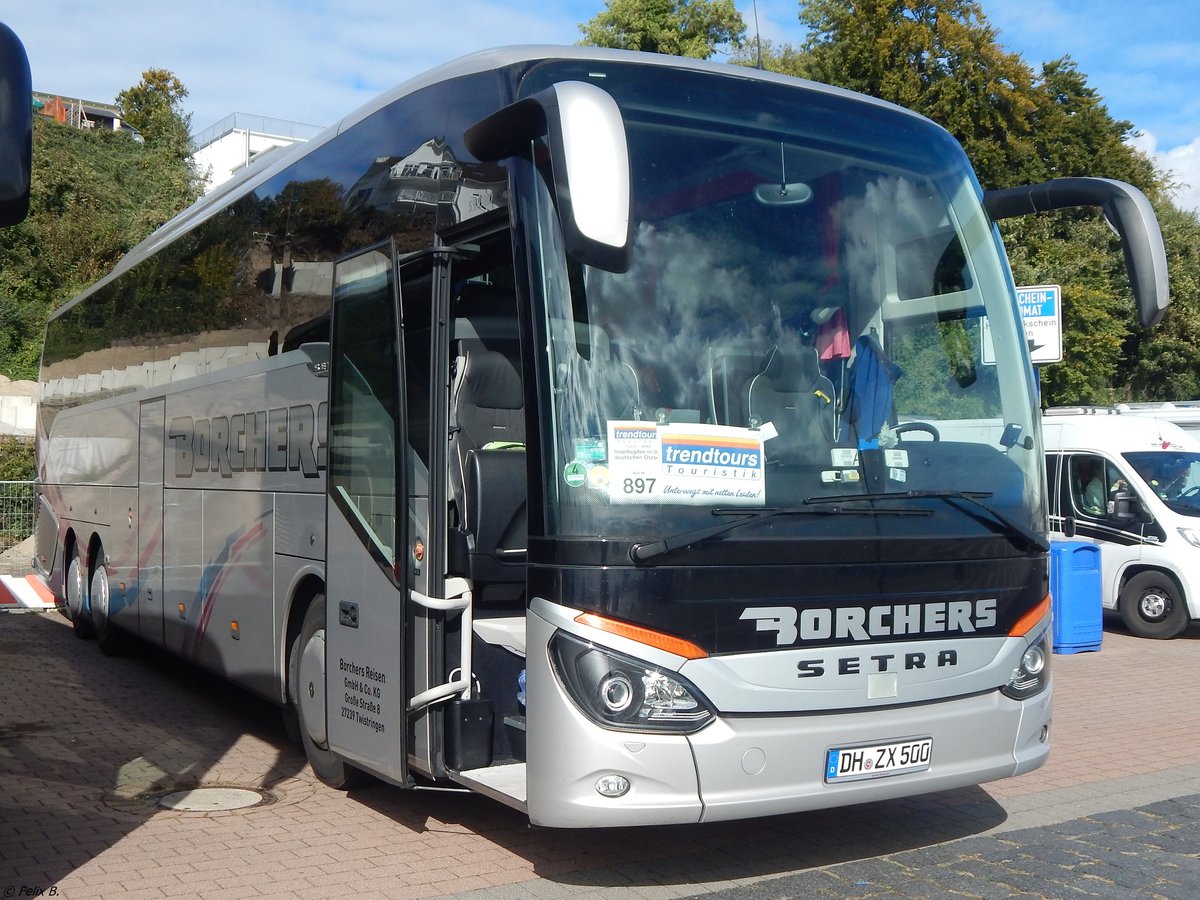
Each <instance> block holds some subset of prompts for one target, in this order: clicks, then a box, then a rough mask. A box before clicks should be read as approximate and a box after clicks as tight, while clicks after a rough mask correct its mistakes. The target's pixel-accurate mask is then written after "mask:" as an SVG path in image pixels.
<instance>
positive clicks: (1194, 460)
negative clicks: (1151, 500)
mask: <svg viewBox="0 0 1200 900" xmlns="http://www.w3.org/2000/svg"><path fill="white" fill-rule="evenodd" d="M1124 456H1125V459H1126V460H1127V461H1128V462H1129V465H1130V466H1132V467H1133V470H1134V471H1135V472H1136V473H1137V475H1138V477H1139V478H1141V479H1142V481H1143V483H1144V485H1145V487H1147V488H1149V489H1150V491H1151V492H1152V493H1153V494H1154V495H1155V496H1156V497H1158V498H1159V499H1160V500H1162V502H1163V503H1164V504H1166V506H1167V508H1168V509H1170V510H1172V511H1174V512H1177V513H1179V514H1180V515H1183V516H1200V453H1182V452H1175V451H1159V450H1153V451H1144V452H1138V453H1126V454H1124Z"/></svg>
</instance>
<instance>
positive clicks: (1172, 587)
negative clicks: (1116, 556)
mask: <svg viewBox="0 0 1200 900" xmlns="http://www.w3.org/2000/svg"><path fill="white" fill-rule="evenodd" d="M1118 606H1119V607H1120V610H1121V620H1122V621H1123V622H1124V623H1125V627H1126V628H1128V629H1129V630H1130V631H1132V632H1133V633H1134V634H1136V635H1137V636H1138V637H1144V638H1157V639H1160V640H1162V639H1165V638H1173V637H1175V636H1176V635H1177V634H1179V633H1180V632H1182V631H1183V629H1185V628H1186V627H1187V624H1188V611H1187V605H1186V604H1185V603H1184V602H1183V594H1182V593H1181V592H1180V590H1179V586H1178V585H1176V584H1175V579H1173V578H1171V577H1170V576H1169V575H1167V574H1166V573H1165V572H1142V573H1140V574H1138V575H1135V576H1133V577H1132V578H1130V579H1129V581H1127V582H1125V587H1123V588H1121V596H1120V599H1119V600H1118Z"/></svg>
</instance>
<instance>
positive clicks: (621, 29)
mask: <svg viewBox="0 0 1200 900" xmlns="http://www.w3.org/2000/svg"><path fill="white" fill-rule="evenodd" d="M579 30H580V32H581V33H582V34H583V40H582V41H580V43H581V44H584V45H586V46H591V47H610V48H613V49H617V50H642V51H645V52H648V53H666V54H669V55H671V56H690V57H693V58H695V59H708V58H709V57H710V56H712V55H713V54H714V53H715V52H716V51H717V50H718V49H719V48H723V47H734V48H736V47H740V46H741V45H742V39H743V38H744V37H745V34H746V23H745V22H743V21H742V16H741V14H740V13H739V12H738V11H737V8H736V7H735V6H734V5H733V0H606V3H605V8H604V10H603V11H602V12H599V13H597V14H596V15H595V16H594V17H593V18H592V19H591V20H589V21H588V22H587V23H585V24H583V25H580V26H579Z"/></svg>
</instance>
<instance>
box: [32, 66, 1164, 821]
mask: <svg viewBox="0 0 1200 900" xmlns="http://www.w3.org/2000/svg"><path fill="white" fill-rule="evenodd" d="M1082 204H1093V205H1099V206H1102V207H1103V208H1104V210H1105V212H1106V214H1107V215H1108V217H1109V219H1110V220H1111V221H1112V222H1113V223H1114V226H1115V227H1117V228H1118V229H1119V230H1120V231H1121V233H1122V236H1123V238H1124V247H1125V255H1126V261H1127V263H1128V265H1129V269H1130V274H1131V279H1132V282H1133V286H1134V290H1135V294H1136V296H1137V298H1138V302H1139V307H1140V311H1141V315H1142V321H1143V324H1145V325H1147V326H1148V325H1150V324H1153V322H1155V321H1157V319H1158V318H1159V317H1161V315H1162V314H1163V311H1164V310H1165V308H1166V303H1167V294H1166V275H1165V263H1164V258H1163V253H1162V244H1161V237H1160V236H1159V233H1158V226H1157V224H1156V222H1155V220H1154V216H1153V213H1152V212H1151V211H1150V208H1149V205H1148V204H1147V202H1146V200H1145V198H1144V197H1142V195H1141V194H1140V193H1138V192H1137V191H1136V190H1135V189H1133V188H1130V187H1129V186H1127V185H1123V184H1119V183H1116V182H1111V181H1101V180H1094V179H1067V180H1060V181H1053V182H1049V183H1047V184H1044V185H1038V186H1035V187H1032V188H1017V189H1012V190H1007V191H1002V192H991V193H987V194H985V193H984V192H983V191H982V190H981V189H980V187H979V185H978V183H977V181H976V180H975V177H974V175H973V174H972V172H971V169H970V166H969V164H968V162H967V160H966V158H965V156H964V154H963V151H962V149H961V148H960V147H959V146H958V144H957V143H956V142H955V141H954V140H953V139H952V138H951V137H950V135H948V134H947V133H946V132H945V131H944V130H942V129H941V128H939V127H938V126H936V125H934V124H933V123H931V122H929V121H928V120H926V119H923V118H922V117H920V116H917V115H915V114H913V113H911V112H908V111H905V110H903V109H899V108H897V107H894V106H891V105H889V104H886V103H882V102H878V101H876V100H872V99H870V98H867V97H862V96H858V95H854V94H851V93H848V92H846V91H842V90H836V89H832V88H829V87H825V86H822V85H817V84H812V83H807V82H803V81H798V80H795V79H791V78H787V77H783V76H778V75H773V74H769V73H764V72H760V71H755V70H752V69H749V68H739V67H730V66H722V65H715V64H709V63H704V62H696V61H691V60H684V59H677V58H670V57H665V56H647V55H639V54H628V53H619V52H609V51H598V50H587V49H581V48H510V49H504V50H498V51H491V52H486V53H480V54H476V55H473V56H470V57H466V58H464V59H462V60H459V61H457V62H454V63H451V64H449V65H446V66H444V67H442V68H440V69H437V70H435V71H433V72H430V73H428V74H426V75H424V76H421V77H419V78H416V79H414V80H412V81H410V82H408V83H406V84H404V85H401V86H400V87H399V88H397V89H396V90H394V91H392V92H391V93H389V94H386V95H385V96H383V97H381V98H380V99H379V100H377V101H376V102H374V103H372V104H370V105H368V106H367V107H365V108H363V109H361V110H359V111H358V112H357V113H355V114H353V115H351V116H349V117H347V118H346V119H345V120H343V121H342V122H340V123H338V124H337V125H336V126H335V127H333V128H331V129H330V130H329V131H327V132H326V133H325V134H323V135H322V136H321V137H319V138H317V139H316V140H314V141H312V142H310V143H308V144H304V145H301V146H298V147H295V148H292V149H290V150H288V151H284V152H282V153H280V154H279V155H277V156H275V157H272V158H269V159H266V160H263V161H261V162H260V163H258V164H256V165H252V166H251V167H249V168H248V169H247V170H245V172H243V173H242V175H241V177H240V178H238V179H236V180H235V181H233V182H231V183H229V184H226V185H224V186H222V187H220V188H219V189H218V190H217V191H215V192H214V193H213V194H212V195H210V196H208V197H205V198H204V199H203V200H201V201H200V202H199V203H197V204H196V205H195V206H194V207H192V208H191V209H189V210H187V211H185V212H184V213H182V214H181V215H180V216H178V217H177V218H176V219H174V220H172V221H171V222H169V223H168V224H167V225H165V226H164V227H163V228H162V229H161V230H160V231H159V232H157V233H156V234H154V235H153V236H151V237H150V238H148V239H147V240H146V241H145V242H144V243H143V244H142V245H140V246H139V247H137V248H136V249H135V250H134V251H132V252H131V253H130V254H129V255H128V256H127V257H126V258H125V259H123V260H122V261H121V263H120V264H119V265H118V266H117V268H116V270H115V271H114V272H113V273H112V274H111V275H109V276H108V277H106V278H105V279H103V280H102V281H101V282H99V283H98V284H97V285H95V286H94V287H92V288H91V289H89V290H87V291H86V292H84V293H83V294H82V295H81V296H80V297H78V298H77V299H76V300H74V301H72V302H71V303H69V304H67V305H66V306H64V307H63V308H62V309H60V310H59V311H58V312H57V313H55V315H54V316H53V318H52V319H51V321H50V323H49V328H48V330H47V335H46V344H45V353H44V359H43V371H42V391H43V394H42V404H41V418H40V426H39V453H40V455H39V476H40V506H39V520H38V526H37V566H38V569H39V571H40V573H41V575H42V577H43V578H44V579H45V580H46V582H47V584H48V585H49V586H50V587H51V589H53V590H54V591H55V593H56V594H57V595H58V596H59V597H61V598H62V600H63V604H64V607H65V609H66V612H67V614H68V615H69V616H70V617H71V619H72V620H73V622H74V626H75V629H76V631H77V632H78V633H79V634H80V635H81V636H83V637H91V636H94V637H96V638H97V639H98V640H99V643H100V646H101V648H102V649H103V650H105V651H106V652H117V651H119V650H120V649H121V647H122V645H123V643H124V642H125V641H127V640H129V639H130V638H132V637H137V638H140V639H141V640H143V641H148V642H150V643H152V644H156V645H159V646H161V647H164V648H166V649H168V650H170V651H172V652H174V653H177V654H179V655H180V656H182V657H185V658H187V659H190V660H194V661H195V662H196V663H198V664H200V665H203V666H205V667H207V668H210V669H212V670H214V671H216V672H219V673H221V674H223V675H225V676H227V677H228V678H230V679H232V680H233V681H235V682H238V683H240V684H242V685H245V686H246V687H247V688H249V689H251V690H253V691H256V692H258V693H260V694H262V695H263V696H266V697H268V698H270V699H271V700H273V701H275V702H276V703H278V704H279V705H280V706H281V707H283V708H284V710H285V712H286V714H287V716H288V718H289V721H291V722H292V724H293V725H294V727H295V730H296V732H297V733H298V736H299V738H300V740H301V741H302V742H303V745H304V748H305V750H306V752H307V755H308V758H309V760H310V762H311V764H312V766H313V768H314V770H315V771H316V772H317V774H318V775H319V776H320V777H321V778H322V779H324V780H325V781H327V782H328V783H330V784H334V785H338V786H342V787H347V786H350V785H352V784H354V783H357V782H358V781H360V780H361V779H362V778H363V777H364V775H366V774H369V775H373V776H375V777H378V778H382V779H384V780H386V781H389V782H392V783H394V784H397V785H400V786H404V787H420V786H424V785H431V784H435V785H443V786H460V787H465V788H470V789H473V790H477V791H480V792H483V793H485V794H487V795H489V796H492V797H494V798H496V799H498V800H500V801H502V802H504V803H508V804H510V805H512V806H514V807H517V808H519V809H521V810H524V811H526V812H527V814H528V815H529V818H530V819H531V821H533V822H534V823H537V824H542V825H550V826H568V827H573V826H605V825H629V824H654V823H678V822H698V821H714V820H720V819H730V818H737V817H747V816H759V815H767V814H776V813H784V812H791V811H796V810H804V809H813V808H820V807H829V806H836V805H843V804H850V803H858V802H863V801H868V800H876V799H880V798H887V797H896V796H902V795H908V794H915V793H920V792H925V791H934V790H941V789H946V788H953V787H958V786H962V785H969V784H976V783H979V782H983V781H987V780H990V779H996V778H1003V777H1006V776H1011V775H1017V774H1020V773H1022V772H1027V771H1029V770H1031V769H1034V768H1037V767H1038V766H1040V765H1041V764H1042V763H1043V761H1044V760H1045V759H1046V755H1047V753H1048V749H1049V746H1050V743H1049V724H1050V710H1051V679H1050V670H1049V662H1050V655H1049V654H1050V647H1049V628H1048V626H1049V621H1050V616H1049V609H1050V602H1049V597H1048V593H1047V548H1048V544H1047V539H1046V528H1047V523H1046V512H1045V510H1046V503H1045V497H1044V472H1043V465H1042V447H1041V439H1040V432H1039V414H1038V405H1037V401H1036V394H1035V388H1034V382H1033V377H1032V370H1031V367H1030V364H1029V360H1028V355H1027V352H1026V348H1025V338H1024V335H1023V331H1022V326H1021V322H1020V319H1019V315H1018V310H1017V306H1016V302H1015V292H1014V287H1013V283H1012V278H1011V275H1010V273H1009V269H1008V265H1007V262H1006V260H1005V257H1004V253H1003V249H1002V246H1001V243H1000V239H999V234H998V231H997V228H996V226H995V224H994V221H995V220H996V219H998V218H1002V217H1004V216H1009V215H1018V214H1025V213H1029V212H1036V211H1039V210H1043V209H1052V208H1057V207H1061V206H1073V205H1082ZM985 326H986V328H987V330H988V331H989V332H990V339H991V342H992V346H993V347H994V358H995V362H994V364H984V362H983V359H982V355H981V350H980V348H981V340H982V337H981V332H982V331H983V330H984V328H985ZM989 359H990V355H989Z"/></svg>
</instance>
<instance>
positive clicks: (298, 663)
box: [288, 594, 371, 791]
mask: <svg viewBox="0 0 1200 900" xmlns="http://www.w3.org/2000/svg"><path fill="white" fill-rule="evenodd" d="M288 697H289V699H290V700H291V702H292V705H293V707H294V708H295V710H296V719H297V723H298V724H299V726H300V728H299V730H300V743H301V744H302V745H303V746H304V755H305V756H307V757H308V763H309V765H311V766H312V769H313V772H314V773H315V774H316V776H317V777H318V778H319V779H321V781H323V782H325V784H327V785H329V786H330V787H332V788H336V789H338V790H339V791H348V790H350V789H351V788H356V787H360V786H361V785H364V784H366V783H368V782H369V781H370V780H371V779H370V776H369V775H367V773H366V772H364V771H362V770H361V769H356V768H355V767H354V766H352V765H350V764H349V763H348V762H346V761H344V760H342V759H340V758H339V757H338V756H337V755H336V754H334V753H333V752H332V751H330V749H329V734H328V726H327V718H326V713H325V597H324V595H321V594H318V595H317V596H316V597H314V598H313V601H312V603H310V604H309V606H308V609H307V610H305V613H304V623H303V624H302V625H301V627H300V635H299V636H298V637H297V638H296V640H295V642H294V643H293V644H292V650H291V653H290V654H288Z"/></svg>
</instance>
